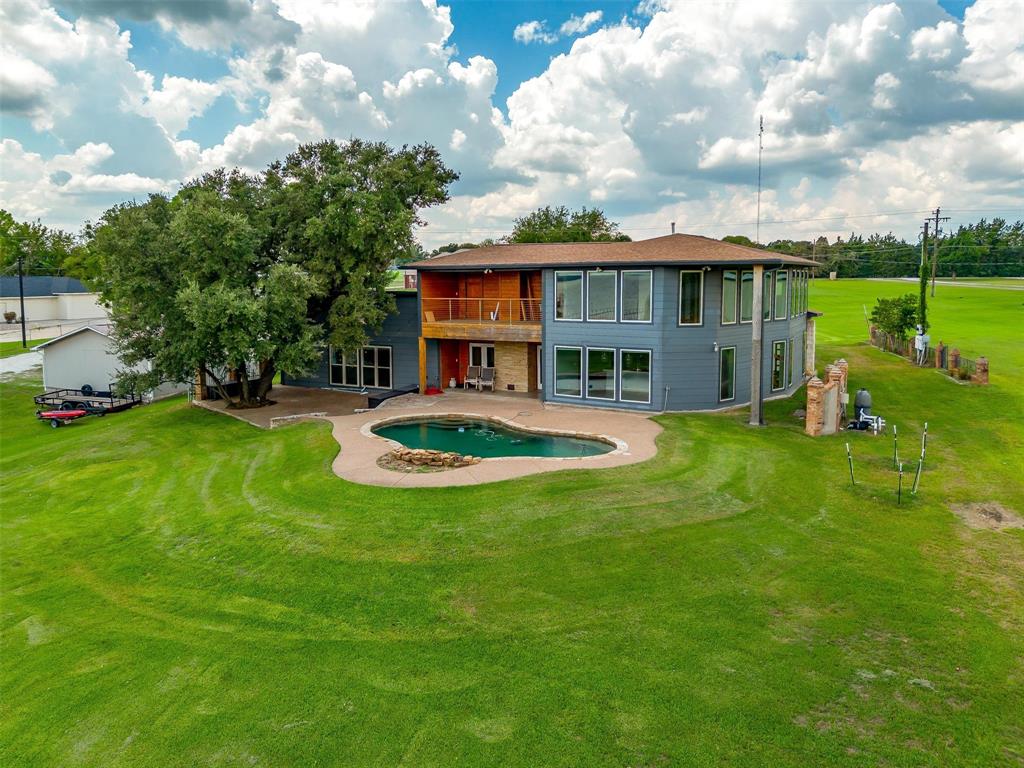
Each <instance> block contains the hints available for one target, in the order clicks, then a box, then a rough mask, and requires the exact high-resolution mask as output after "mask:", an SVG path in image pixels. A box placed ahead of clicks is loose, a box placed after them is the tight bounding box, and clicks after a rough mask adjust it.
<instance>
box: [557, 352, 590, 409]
mask: <svg viewBox="0 0 1024 768" xmlns="http://www.w3.org/2000/svg"><path fill="white" fill-rule="evenodd" d="M582 382H583V350H582V349H580V348H579V347H555V394H556V395H564V396H566V397H580V396H581V395H582V394H583V383H582Z"/></svg>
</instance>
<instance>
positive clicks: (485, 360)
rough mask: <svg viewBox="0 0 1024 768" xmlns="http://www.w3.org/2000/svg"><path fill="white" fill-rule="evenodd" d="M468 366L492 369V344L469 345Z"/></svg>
mask: <svg viewBox="0 0 1024 768" xmlns="http://www.w3.org/2000/svg"><path fill="white" fill-rule="evenodd" d="M469 364H470V365H479V366H480V367H481V368H493V367H494V345H493V344H470V345H469Z"/></svg>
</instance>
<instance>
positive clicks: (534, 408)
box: [327, 392, 661, 488]
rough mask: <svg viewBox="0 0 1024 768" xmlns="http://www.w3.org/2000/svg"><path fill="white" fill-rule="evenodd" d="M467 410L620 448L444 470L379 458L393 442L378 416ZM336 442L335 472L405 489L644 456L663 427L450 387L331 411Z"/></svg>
mask: <svg viewBox="0 0 1024 768" xmlns="http://www.w3.org/2000/svg"><path fill="white" fill-rule="evenodd" d="M420 415H422V416H434V417H442V416H445V415H465V416H484V417H491V418H498V419H502V420H505V421H507V422H510V423H511V424H512V425H518V426H522V427H526V428H530V429H542V430H543V429H549V430H554V431H561V432H578V433H580V434H581V436H583V435H595V436H602V437H605V438H612V439H613V441H618V442H619V443H620V447H619V448H618V449H617V450H615V451H613V452H612V453H607V454H603V455H601V456H588V457H583V458H533V457H508V458H492V459H484V460H483V461H481V462H480V463H479V464H474V465H472V466H467V467H459V468H456V469H449V470H446V471H443V472H397V471H393V470H389V469H384V468H383V467H380V466H378V465H377V459H378V458H380V457H381V456H383V455H384V454H385V453H387V452H388V451H390V450H391V449H392V447H394V445H395V444H394V443H392V442H391V441H390V440H386V439H385V438H382V437H377V436H376V435H374V434H372V433H371V432H370V427H371V426H372V425H373V424H374V423H375V422H378V421H381V420H391V419H393V418H396V417H403V416H420ZM327 420H328V421H330V422H331V424H332V425H333V435H334V438H335V439H336V440H337V441H338V443H339V445H340V446H341V452H340V453H339V454H338V456H337V458H336V459H335V460H334V464H333V469H334V473H335V474H336V475H338V477H341V478H343V479H345V480H349V481H350V482H353V483H362V484H364V485H380V486H391V487H395V486H397V487H402V488H414V487H416V488H428V487H429V488H438V487H447V486H453V485H478V484H480V483H491V482H495V481H498V480H509V479H512V478H516V477H523V476H525V475H533V474H538V473H541V472H554V471H559V470H564V469H605V468H609V467H619V466H624V465H627V464H635V463H637V462H641V461H646V460H647V459H649V458H651V457H652V456H654V454H655V453H656V452H657V447H656V446H655V438H656V437H657V436H658V434H659V433H660V432H661V427H660V426H659V425H658V424H656V423H655V422H653V421H651V420H650V419H649V418H648V417H647V416H645V415H643V414H639V413H630V412H627V411H617V410H610V409H603V408H602V409H597V408H582V407H574V406H562V405H550V404H544V403H541V402H539V401H536V400H529V399H524V398H518V397H507V396H504V395H501V394H479V393H475V392H467V393H465V394H463V393H461V392H448V393H446V394H444V395H437V396H433V397H425V396H420V395H407V396H405V397H402V398H395V399H394V400H390V401H388V402H387V406H386V407H381V408H378V409H376V410H374V411H369V412H366V413H353V414H349V415H338V416H331V417H328V419H327Z"/></svg>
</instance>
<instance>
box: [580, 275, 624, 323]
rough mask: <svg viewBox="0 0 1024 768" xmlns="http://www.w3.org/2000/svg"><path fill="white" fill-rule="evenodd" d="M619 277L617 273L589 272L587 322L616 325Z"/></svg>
mask: <svg viewBox="0 0 1024 768" xmlns="http://www.w3.org/2000/svg"><path fill="white" fill-rule="evenodd" d="M618 288H619V275H618V273H617V272H615V271H611V272H604V271H598V270H592V271H590V272H587V320H588V321H589V322H591V323H614V322H615V306H616V304H617V303H618Z"/></svg>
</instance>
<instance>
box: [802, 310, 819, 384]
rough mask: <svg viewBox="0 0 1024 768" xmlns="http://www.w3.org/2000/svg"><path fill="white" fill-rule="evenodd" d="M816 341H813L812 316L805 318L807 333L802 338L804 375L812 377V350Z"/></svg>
mask: <svg viewBox="0 0 1024 768" xmlns="http://www.w3.org/2000/svg"><path fill="white" fill-rule="evenodd" d="M816 344H817V341H816V339H815V322H814V315H810V316H808V318H807V333H806V336H805V338H804V374H805V375H807V376H812V375H814V350H815V346H816Z"/></svg>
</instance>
